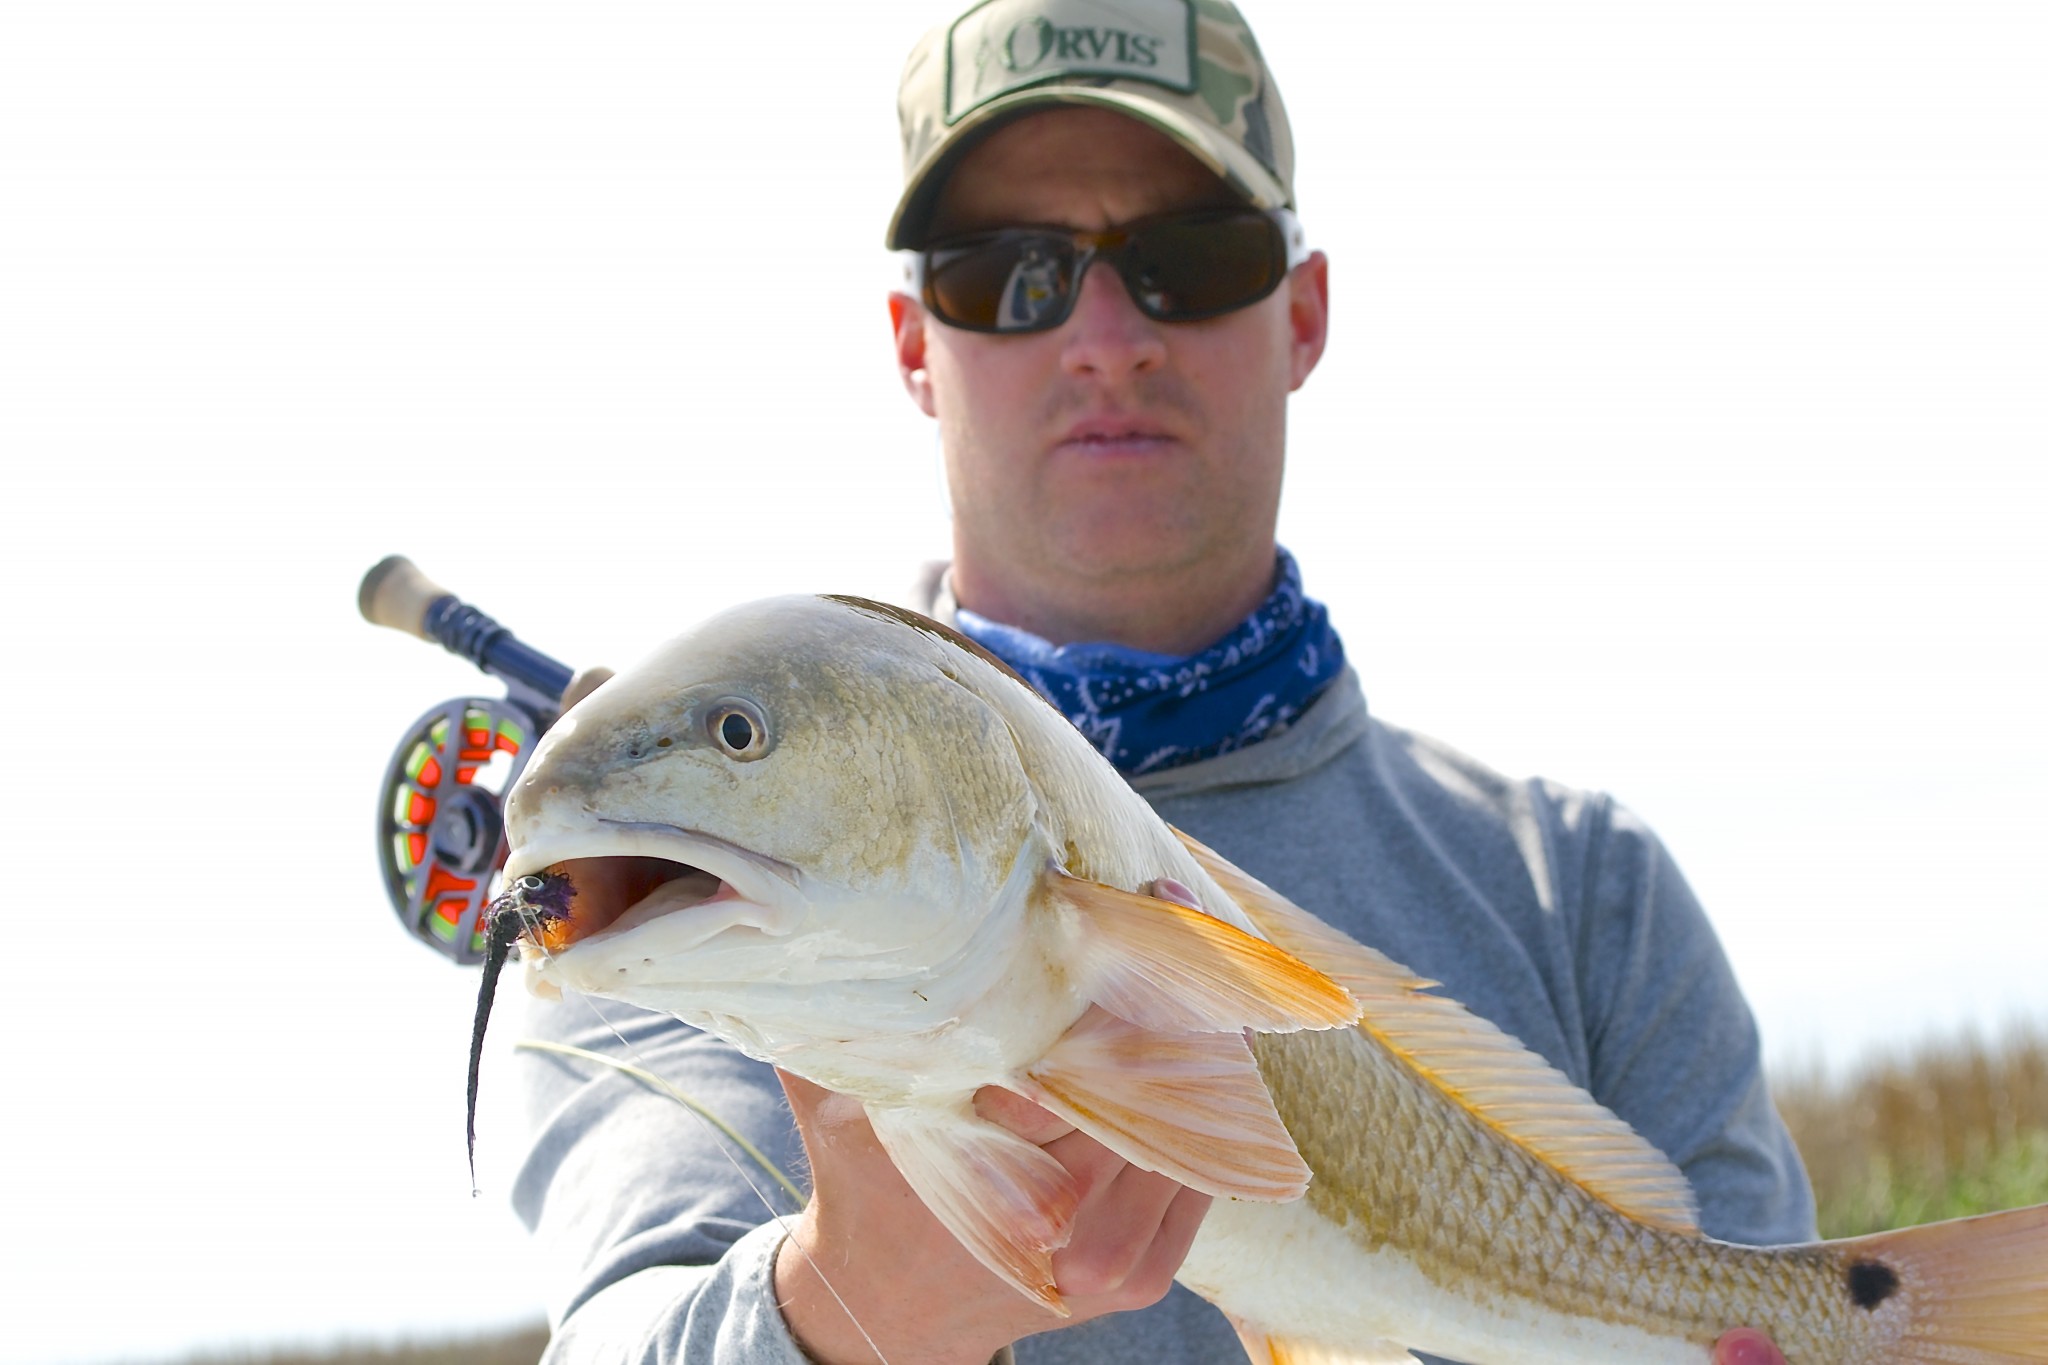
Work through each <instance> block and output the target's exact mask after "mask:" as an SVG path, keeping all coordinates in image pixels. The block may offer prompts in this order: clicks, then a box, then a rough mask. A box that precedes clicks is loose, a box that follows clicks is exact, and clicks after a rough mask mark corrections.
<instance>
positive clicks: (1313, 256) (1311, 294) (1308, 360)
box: [1287, 251, 1330, 393]
mask: <svg viewBox="0 0 2048 1365" xmlns="http://www.w3.org/2000/svg"><path fill="white" fill-rule="evenodd" d="M1287 325H1288V330H1289V333H1290V335H1289V338H1288V339H1289V340H1290V341H1291V342H1292V343H1293V364H1292V366H1291V367H1290V370H1289V376H1290V380H1289V383H1288V391H1289V392H1290V393H1291V392H1293V391H1294V390H1295V389H1298V388H1300V387H1301V386H1302V385H1303V384H1305V383H1307V382H1308V377H1309V374H1310V373H1311V372H1312V371H1314V369H1315V367H1316V362H1317V361H1319V360H1321V359H1322V358H1323V347H1324V346H1325V345H1326V344H1327V343H1328V342H1329V340H1330V258H1329V257H1327V256H1325V255H1324V254H1323V253H1322V252H1320V251H1315V252H1311V253H1309V258H1308V259H1307V260H1305V261H1303V262H1302V263H1301V264H1300V265H1298V266H1296V267H1294V269H1293V270H1292V271H1291V272H1289V274H1288V276H1287Z"/></svg>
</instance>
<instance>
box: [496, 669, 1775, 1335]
mask: <svg viewBox="0 0 2048 1365" xmlns="http://www.w3.org/2000/svg"><path fill="white" fill-rule="evenodd" d="M1135 785H1136V786H1137V788H1138V790H1139V791H1141V792H1142V793H1144V795H1145V796H1146V797H1147V798H1148V799H1149V800H1150V801H1151V802H1152V803H1153V805H1154V806H1155V807H1156V808H1157V809H1158V811H1159V813H1160V814H1161V815H1162V816H1164V817H1165V818H1166V819H1167V820H1169V821H1170V822H1172V823H1173V824H1175V825H1177V826H1179V827H1180V828H1182V829H1184V830H1186V831H1187V832H1188V833H1190V834H1192V835H1194V836H1195V837H1196V838H1198V839H1200V840H1202V841H1203V842H1204V843H1207V844H1209V845H1210V846H1211V847H1213V848H1215V849H1216V850H1217V851H1218V852H1220V853H1222V854H1223V855H1224V856H1225V857H1227V858H1229V859H1231V860H1232V861H1233V862H1235V863H1237V864H1238V865H1239V866H1241V867H1243V868H1244V869H1245V870H1246V871H1248V872H1250V873H1251V874H1253V875H1254V876H1256V877H1258V878H1260V879H1261V880H1263V881H1266V882H1268V883H1270V884H1271V885H1273V886H1274V887H1275V888H1277V889H1278V890H1280V891H1281V892H1283V893H1284V894H1286V895H1287V896H1289V897H1290V898H1292V899H1293V900H1295V901H1296V902H1297V903H1299V904H1300V905H1302V906H1304V907H1305V908H1307V909H1309V910H1311V911H1313V912H1315V913H1316V914H1317V915H1319V916H1321V917H1322V918H1324V919H1326V920H1328V921H1329V922H1330V923H1331V924H1334V925H1336V926H1337V927H1339V928H1341V929H1343V930H1344V931H1345V932H1347V933H1349V934H1351V935H1352V936H1353V937H1355V938H1357V939H1358V940H1360V941H1361V942H1364V943H1367V944H1370V945H1372V946H1373V947H1375V948H1378V949H1380V950H1381V951H1383V952H1385V953H1387V954H1388V955H1389V956H1391V957H1393V958H1394V959H1395V960H1396V961H1399V962H1402V963H1404V964H1405V965H1407V966H1408V967H1410V968H1412V969H1414V970H1415V971H1416V972H1418V973H1420V974H1421V975H1423V976H1426V977H1429V978H1432V979H1434V980H1437V981H1440V982H1442V983H1443V984H1442V987H1441V990H1440V993H1441V994H1443V995H1446V996H1449V997H1450V998H1452V999H1455V1000H1458V1001H1461V1002H1462V1003H1464V1004H1465V1005H1466V1006H1468V1007H1469V1008H1471V1009H1473V1010H1474V1011H1476V1012H1477V1013H1479V1014H1482V1015H1484V1016H1486V1017H1487V1018H1489V1019H1491V1020H1493V1021H1494V1022H1495V1023H1497V1024H1499V1025H1500V1026H1501V1027H1502V1028H1504V1029H1506V1030H1507V1031H1508V1032H1510V1033H1512V1034H1514V1035H1515V1036H1517V1037H1518V1038H1520V1039H1521V1040H1522V1041H1523V1042H1525V1043H1526V1044H1528V1045H1529V1046H1530V1047H1531V1048H1533V1049H1534V1050H1535V1051H1537V1052H1539V1053H1541V1054H1543V1056H1545V1057H1546V1058H1548V1059H1549V1060H1550V1061H1551V1063H1552V1064H1554V1065H1555V1066H1557V1067H1558V1068H1559V1069H1560V1070H1562V1071H1563V1072H1564V1073H1565V1074H1566V1075H1568V1076H1570V1077H1571V1078H1572V1080H1574V1081H1575V1082H1577V1083H1578V1084H1579V1085H1581V1086H1584V1087H1585V1088H1586V1089H1588V1090H1590V1091H1591V1092H1592V1093H1593V1094H1594V1095H1595V1096H1596V1097H1597V1098H1598V1099H1599V1100H1600V1101H1601V1102H1602V1103H1604V1104H1605V1105H1607V1107H1608V1108H1610V1109H1612V1110H1613V1111H1614V1112H1615V1113H1617V1114H1619V1115H1620V1116H1621V1117H1622V1118H1624V1119H1626V1120H1627V1121H1628V1122H1630V1123H1631V1124H1633V1125H1634V1126H1635V1127H1636V1129H1637V1130H1638V1131H1639V1132H1641V1133H1642V1134H1643V1135H1644V1136H1645V1137H1646V1138H1648V1139H1649V1140H1650V1141H1651V1142H1653V1143H1655V1144H1656V1145H1657V1146H1658V1147H1659V1148H1661V1149H1662V1150H1663V1151H1665V1152H1666V1153H1668V1154H1669V1155H1670V1156H1671V1157H1672V1159H1673V1160H1674V1161H1676V1162H1677V1163H1678V1165H1679V1166H1680V1168H1681V1169H1683V1170H1684V1171H1685V1173H1686V1175H1687V1177H1688V1178H1689V1179H1690V1180H1691V1181H1692V1184H1693V1187H1694V1189H1695V1190H1696V1192H1697V1193H1698V1195H1699V1201H1700V1208H1701V1223H1702V1226H1703V1227H1704V1229H1705V1230H1706V1231H1707V1232H1708V1233H1709V1234H1711V1235H1713V1236H1716V1237H1720V1238H1724V1239H1726V1240H1730V1241H1738V1242H1750V1243H1757V1244H1773V1243H1784V1242H1797V1241H1805V1240H1808V1239H1810V1238H1811V1237H1812V1236H1813V1235H1814V1230H1813V1203H1812V1196H1811V1194H1810V1192H1809V1190H1808V1187H1807V1184H1806V1179H1805V1175H1804V1172H1803V1170H1802V1169H1801V1167H1800V1164H1799V1159H1798V1156H1797V1153H1796V1152H1795V1151H1794V1149H1793V1147H1792V1143H1791V1140H1790V1139H1789V1137H1788V1136H1787V1135H1786V1133H1785V1130H1784V1126H1783V1125H1782V1124H1781V1123H1780V1121H1779V1119H1778V1116H1777V1114H1776V1112H1775V1111H1774V1110H1773V1109H1772V1107H1771V1103H1770V1099H1769V1096H1768V1095H1767V1094H1766V1092H1765V1088H1764V1081H1763V1075H1762V1069H1761V1063H1760V1055H1759V1047H1758V1040H1757V1034H1756V1028H1755V1025H1754V1023H1753V1021H1752V1019H1751V1017H1750V1013H1749V1009H1748V1007H1747V1006H1746V1005H1745V1004H1744V1002H1743V1000H1742V997H1741V994H1740V992H1739V991H1738V990H1737V988H1736V984H1735V980H1734V977H1733V975H1732V974H1731V972H1730V970H1729V967H1728V963H1727V960H1726V958H1725V957H1724V956H1723V954H1722V952H1721V948H1720V945H1719V943H1718V942H1717V941H1716V939H1715V937H1714V934H1713V931H1712V929H1711V928H1710V927H1709V926H1708V924H1707V921H1706V917H1705V916H1704V915H1703V914H1702V912H1701V910H1700V907H1699V904H1698V902H1697V901H1696V900H1695V899H1694V897H1693V895H1692V892H1691V890H1690V889H1689V888H1688V887H1687V886H1686V884H1685V881H1684V879H1683V878H1682V877H1681V876H1680V875H1679V873H1678V869H1677V868H1676V866H1675V865H1674V864H1673V863H1672V861H1671V859H1670V857H1669V855H1667V854H1666V853H1665V851H1664V849H1663V847H1662V845H1661V844H1659V842H1658V841H1657V839H1656V837H1655V835H1653V834H1652V833H1651V832H1650V830H1649V829H1648V828H1647V827H1646V826H1645V825H1643V824H1642V822H1641V821H1639V820H1637V819H1636V818H1635V817H1634V816H1633V815H1631V814H1630V813H1629V812H1628V811H1627V810H1625V809H1623V808H1622V807H1620V806H1618V805H1616V804H1615V803H1614V802H1612V801H1610V800H1609V799H1607V798H1606V797H1604V796H1599V795H1592V794H1588V793H1583V792H1577V791H1572V790H1569V789H1566V788H1562V787H1559V786H1556V785H1554V784H1551V783H1547V782H1542V781H1521V780H1514V779H1509V778H1506V777H1502V776H1500V775H1499V774H1496V773H1494V772H1491V771H1489V770H1488V769H1486V768H1484V767H1482V766H1481V765H1479V764H1478V763H1475V762H1474V761H1473V760H1471V759H1469V758H1467V757H1465V756H1464V755H1462V754H1459V753H1457V752H1456V751H1454V750H1452V749H1449V748H1447V747H1446V746H1444V745H1441V744H1438V743H1436V742H1434V741H1432V740H1428V739H1425V738H1422V737H1421V736H1418V735H1414V734H1411V733H1408V732H1404V731H1401V730H1398V729H1395V728H1393V727H1391V726H1388V725H1385V724H1383V723H1381V722H1380V721H1378V720H1377V719H1375V718H1374V717H1372V716H1371V715H1370V714H1369V713H1368V712H1367V710H1366V706H1365V699H1364V695H1363V693H1362V692H1361V691H1360V689H1359V686H1358V680H1357V678H1356V676H1355V675H1353V674H1351V673H1349V672H1347V673H1346V674H1345V675H1344V677H1343V678H1342V679H1340V680H1339V681H1338V682H1337V683H1336V684H1334V685H1333V686H1332V687H1331V689H1330V691H1329V692H1328V693H1326V694H1325V695H1324V696H1323V697H1322V698H1321V699H1320V700H1319V701H1318V702H1317V703H1316V704H1315V705H1314V706H1313V707H1311V708H1310V709H1309V711H1308V712H1307V713H1306V714H1305V715H1304V716H1303V717H1302V718H1301V719H1300V720H1299V721H1297V722H1296V723H1295V725H1294V726H1293V727H1292V728H1290V729H1289V730H1287V731H1286V732H1285V733H1283V734H1280V735H1277V736H1275V737H1272V738H1269V739H1267V740H1265V741H1264V742H1262V743H1260V744H1258V745H1255V746H1253V747H1251V748H1247V749H1243V750H1239V751H1237V752H1235V753H1231V754H1226V755H1224V756H1222V757H1220V758H1214V759H1210V760H1207V761H1204V762H1201V763H1195V764H1190V765H1188V766H1186V767H1182V768H1176V769H1170V770H1168V771H1166V772H1163V773H1158V774H1154V775H1151V776H1149V777H1146V778H1141V779H1139V781H1138V782H1137V783H1136V784H1135ZM508 1003H509V1002H508ZM597 1011H602V1014H603V1016H604V1019H606V1020H609V1021H610V1022H609V1023H606V1022H601V1021H600V1020H599V1018H598V1015H597ZM614 1027H616V1029H617V1035H616V1036H615V1034H614V1032H613V1028H614ZM527 1031H528V1034H529V1035H531V1036H538V1037H542V1038H550V1039H554V1040H557V1041H562V1042H568V1043H572V1044H574V1045H576V1046H579V1047H585V1048H590V1049H593V1050H597V1051H603V1052H608V1053H611V1054H613V1055H616V1056H619V1057H621V1058H622V1059H623V1060H626V1061H629V1062H631V1063H633V1064H634V1065H637V1066H640V1067H643V1068H645V1069H648V1070H651V1071H653V1072H655V1073H657V1074H659V1075H660V1076H662V1077H664V1078H666V1079H668V1080H669V1081H671V1082H672V1083H673V1084H675V1085H676V1086H678V1087H680V1088H681V1089H683V1090H684V1091H686V1092H688V1094H689V1095H690V1096H691V1098H693V1099H694V1100H695V1101H696V1102H698V1103H699V1104H702V1105H703V1106H705V1107H706V1108H708V1109H710V1110H712V1111H713V1112H715V1113H716V1114H717V1115H718V1116H719V1117H720V1118H721V1119H723V1120H724V1121H725V1122H727V1123H729V1124H731V1125H733V1126H734V1127H736V1128H738V1129H740V1130H741V1131H743V1132H745V1133H746V1134H748V1135H749V1137H750V1138H751V1140H752V1141H753V1142H754V1143H756V1144H757V1145H758V1146H759V1147H760V1148H761V1149H762V1150H763V1152H764V1154H765V1155H766V1156H767V1158H768V1159H769V1161H771V1162H772V1163H774V1164H776V1165H777V1166H779V1167H780V1168H781V1169H782V1170H784V1171H787V1172H800V1171H801V1170H802V1168H803V1156H802V1146H801V1143H800V1142H799V1141H798V1139H797V1136H796V1133H795V1130H794V1127H793V1125H792V1124H791V1122H790V1118H789V1114H788V1110H787V1108H786V1106H785V1104H784V1102H783V1098H782V1093H781V1088H780V1086H779V1085H778V1083H777V1082H776V1080H775V1077H774V1074H773V1072H772V1071H770V1069H769V1068H768V1067H766V1066H764V1065H762V1064H760V1063H758V1062H754V1061H751V1060H749V1059H747V1058H745V1057H743V1056H741V1055H740V1054H739V1053H737V1052H735V1051H734V1050H733V1049H731V1048H730V1047H728V1046H727V1045H725V1044H724V1043H722V1042H720V1041H718V1040H717V1039H715V1038H711V1037H708V1036H706V1035H703V1034H699V1033H696V1032H694V1031H693V1030H691V1029H689V1028H687V1027H685V1026H684V1025H682V1024H680V1023H677V1022H675V1021H673V1020H670V1019H666V1018H664V1017H660V1016H655V1015H650V1014H646V1013H643V1012H640V1011H636V1010H633V1009H630V1008H628V1007H625V1006H621V1005H618V1004H616V1003H613V1002H597V1003H596V1004H595V1005H592V1004H588V1003H586V1002H582V1001H574V1000H571V1001H566V1002H563V1003H559V1004H553V1003H541V1002H536V1003H534V1004H533V1005H532V1006H530V1008H529V1010H528V1018H527ZM516 1055H517V1056H518V1057H519V1059H520V1060H519V1063H518V1075H519V1084H520V1085H521V1086H523V1087H524V1089H525V1091H526V1098H527V1101H528V1110H529V1113H530V1116H531V1120H532V1131H531V1134H530V1135H529V1142H530V1148H529V1150H528V1152H527V1155H526V1159H525V1162H524V1164H523V1166H522V1167H521V1170H520V1172H519V1175H518V1178H517V1181H516V1184H515V1187H514V1190H513V1202H514V1205H515V1207H516V1209H517V1211H518V1213H519V1215H520V1217H521V1218H522V1219H523V1220H524V1221H525V1222H526V1223H527V1225H528V1226H529V1227H531V1228H532V1229H533V1231H534V1234H535V1236H536V1238H537V1239H538V1243H539V1247H540V1250H541V1253H542V1257H543V1264H544V1267H545V1274H546V1277H547V1289H548V1291H549V1293H550V1295H551V1301H550V1304H549V1311H550V1317H551V1320H552V1322H553V1323H554V1326H555V1340H554V1343H553V1345H552V1346H551V1348H550V1354H549V1359H550V1360H551V1361H556V1362H563V1363H564V1365H566V1363H567V1362H576V1363H577V1365H582V1362H596V1361H613V1360H617V1361H643V1360H644V1361H677V1360H686V1361H691V1362H718V1363H719V1365H801V1362H802V1361H803V1355H802V1353H801V1352H800V1351H799V1350H798V1349H797V1347H796V1345H795V1343H794V1342H793V1341H792V1339H791V1338H790V1336H789V1333H788V1331H787V1329H786V1328H785V1327H784V1325H783V1322H782V1317H781V1314H780V1313H779V1311H778V1310H777V1309H776V1306H775V1299H774V1290H773V1282H772V1277H771V1276H772V1267H773V1262H774V1257H775V1250H776V1248H777V1246H778V1245H779V1243H780V1241H781V1231H780V1229H779V1228H778V1227H777V1226H776V1225H775V1224H774V1223H772V1222H770V1221H768V1214H767V1210H766V1208H765V1207H764V1198H763V1197H764V1196H765V1199H766V1202H767V1203H770V1204H773V1205H774V1207H775V1208H776V1210H777V1211H778V1212H782V1213H789V1212H794V1204H793V1202H792V1201H791V1199H790V1198H789V1197H788V1196H787V1195H786V1194H784V1193H783V1192H782V1191H781V1190H780V1188H779V1187H777V1186H776V1185H774V1184H773V1183H772V1181H771V1179H770V1177H769V1176H767V1175H766V1174H765V1173H764V1172H763V1171H762V1170H761V1168H760V1167H759V1166H757V1165H756V1164H755V1163H753V1162H752V1161H750V1160H749V1159H748V1158H747V1157H744V1156H740V1155H738V1154H737V1153H736V1152H735V1153H734V1154H733V1156H731V1157H728V1156H726V1155H725V1154H724V1153H722V1152H721V1150H720V1148H719V1146H718V1144H717V1143H715V1142H714V1141H713V1139H712V1138H711V1137H710V1135H709V1132H708V1129H707V1128H706V1127H705V1125H703V1124H702V1123H700V1122H699V1121H698V1120H697V1119H696V1118H695V1117H693V1116H692V1115H691V1114H690V1113H688V1112H687V1111H686V1110H685V1109H684V1107H683V1106H681V1105H679V1104H678V1103H676V1102H675V1101H674V1100H673V1099H670V1098H668V1097H666V1096H663V1095H659V1094H657V1093H655V1092H654V1091H652V1090H650V1089H648V1088H647V1087H645V1086H644V1085H642V1084H641V1083H640V1082H638V1081H635V1080H633V1079H631V1078H630V1077H627V1076H625V1075H623V1074H620V1073H618V1072H616V1071H614V1070H612V1069H611V1068H608V1067H600V1066H597V1065H594V1064H592V1063H588V1062H585V1061H581V1060H577V1059H572V1058H565V1057H561V1056H559V1055H553V1054H546V1053H538V1052H529V1051H522V1052H520V1053H518V1054H516ZM750 1183H751V1186H752V1188H750ZM757 1191H758V1193H757ZM881 1254H886V1249H883V1251H882V1252H881ZM1730 1325H1731V1326H1733V1325H1736V1324H1730ZM1016 1358H1017V1360H1018V1361H1019V1362H1020V1363H1021V1365H1069V1363H1071V1365H1080V1363H1081V1362H1104V1361H1122V1360H1135V1359H1149V1360H1172V1361H1184V1362H1192V1363H1194V1365H1208V1363H1209V1362H1215V1365H1226V1363H1227V1365H1239V1362H1242V1361H1243V1359H1244V1355H1243V1352H1242V1350H1241V1348H1240V1347H1239V1346H1238V1344H1237V1340H1236V1337H1235V1336H1234V1334H1233V1333H1232V1332H1231V1330H1230V1328H1229V1326H1228V1325H1227V1324H1226V1323H1225V1322H1224V1320H1223V1317H1222V1315H1221V1314H1220V1313H1218V1312H1217V1311H1216V1310H1215V1309H1213V1308H1212V1307H1210V1306H1209V1305H1208V1304H1207V1303H1206V1302H1204V1301H1203V1300H1201V1299H1199V1298H1197V1297H1196V1296H1195V1295H1193V1294H1191V1293H1189V1292H1187V1291H1186V1290H1184V1289H1180V1288H1178V1287H1176V1288H1175V1289H1174V1291H1173V1292H1172V1293H1171V1294H1169V1295H1168V1296H1167V1298H1166V1299H1165V1300H1164V1301H1163V1302H1161V1303H1160V1304H1158V1305H1156V1306H1155V1307H1153V1308H1150V1309H1146V1310H1144V1311H1142V1312H1137V1313H1128V1314H1121V1315H1117V1316H1114V1317H1110V1318H1105V1319H1100V1320H1097V1321H1095V1322H1091V1323H1086V1324H1083V1325H1082V1326H1079V1327H1074V1328H1069V1329H1066V1330H1062V1331H1056V1332H1049V1333H1046V1334H1044V1335H1041V1336H1036V1337H1030V1338H1026V1339H1025V1340H1024V1341H1022V1342H1020V1343H1019V1344H1018V1345H1017V1348H1016Z"/></svg>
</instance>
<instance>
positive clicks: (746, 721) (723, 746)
mask: <svg viewBox="0 0 2048 1365" xmlns="http://www.w3.org/2000/svg"><path fill="white" fill-rule="evenodd" d="M704 729H705V731H706V732H707V733H708V734H709V735H710V736H711V742H712V743H713V744H715V745H717V746H718V748H719V750H720V752H722V753H724V754H725V756H726V757H727V758H736V759H738V760H739V761H740V762H742V763H751V762H752V761H753V760H755V759H757V758H759V757H761V756H762V755H763V754H765V753H767V752H768V722H767V721H766V720H765V719H764V718H763V717H762V715H761V708H760V707H758V706H756V705H754V704H753V703H752V702H750V701H747V700H745V699H743V698H740V697H726V698H724V699H723V700H720V701H717V702H714V703H713V704H712V705H711V707H710V708H709V709H708V710H706V711H705V713H704Z"/></svg>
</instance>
